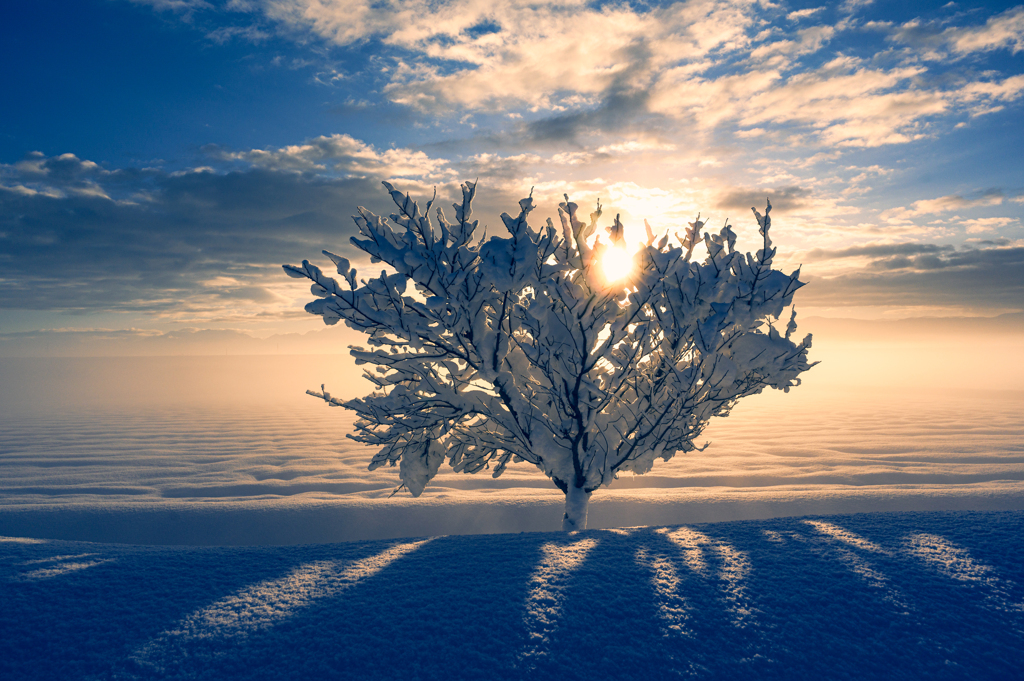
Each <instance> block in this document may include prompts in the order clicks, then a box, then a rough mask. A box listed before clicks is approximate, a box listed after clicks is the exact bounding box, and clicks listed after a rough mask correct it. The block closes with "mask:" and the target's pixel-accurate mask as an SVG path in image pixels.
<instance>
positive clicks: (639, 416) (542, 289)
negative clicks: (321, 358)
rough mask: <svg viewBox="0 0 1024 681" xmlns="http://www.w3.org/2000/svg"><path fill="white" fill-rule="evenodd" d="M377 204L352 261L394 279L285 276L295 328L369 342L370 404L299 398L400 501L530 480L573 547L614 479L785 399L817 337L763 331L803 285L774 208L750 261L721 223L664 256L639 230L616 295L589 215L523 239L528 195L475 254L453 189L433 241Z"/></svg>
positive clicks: (617, 246)
mask: <svg viewBox="0 0 1024 681" xmlns="http://www.w3.org/2000/svg"><path fill="white" fill-rule="evenodd" d="M384 185H385V186H386V188H387V190H388V191H389V192H390V194H391V198H392V199H393V200H394V202H395V205H396V206H397V208H398V210H397V212H396V213H395V214H393V215H391V216H390V220H388V219H386V218H383V217H381V216H378V215H375V214H373V213H371V212H370V211H368V210H366V209H365V208H362V207H360V208H358V213H359V214H358V215H357V216H354V220H355V222H356V224H357V226H358V228H359V233H360V236H361V237H362V238H359V237H352V240H351V241H352V244H353V245H354V246H355V247H356V248H358V249H359V250H361V251H363V252H365V253H366V254H368V255H369V256H370V257H371V260H372V262H383V263H386V264H387V265H388V266H389V269H385V270H383V271H382V272H381V273H380V276H377V277H373V278H370V279H365V280H357V273H356V270H355V269H354V268H352V266H351V264H350V262H349V261H348V260H347V259H346V258H343V257H341V256H339V255H335V254H334V253H331V252H329V251H323V253H324V255H326V256H327V257H328V258H330V259H331V260H332V261H333V262H334V264H335V266H336V268H337V272H338V274H339V275H341V279H340V281H339V280H337V279H334V278H332V277H330V276H327V275H325V274H324V273H323V272H322V271H321V270H320V268H319V267H317V266H316V265H313V264H311V263H310V262H308V261H306V260H304V261H303V262H302V265H301V266H292V265H284V269H285V271H286V272H287V273H288V274H289V275H291V276H293V277H298V278H308V279H310V280H312V282H313V284H312V287H311V290H312V293H313V294H314V295H315V296H317V299H316V300H314V301H313V302H311V303H309V304H308V305H306V310H307V311H308V312H310V313H312V314H316V315H320V316H321V317H323V320H324V322H325V323H327V324H336V323H337V322H339V321H344V323H345V324H347V325H348V326H349V327H351V328H353V329H357V330H360V331H363V332H365V333H366V334H367V345H368V347H353V348H351V353H352V356H353V357H354V358H355V360H356V362H357V363H358V364H365V365H369V366H370V367H371V369H370V370H367V371H366V372H365V375H366V377H367V378H368V379H369V380H370V381H371V382H372V383H373V386H374V388H375V389H374V391H373V393H372V394H370V395H368V396H366V397H362V398H358V399H353V400H347V401H342V400H339V399H337V398H334V397H332V396H331V395H330V393H328V392H327V391H326V390H325V389H323V386H321V392H316V391H308V392H309V393H310V394H311V395H314V396H316V397H319V398H321V399H324V400H325V401H327V402H328V403H329V404H331V405H333V406H343V407H346V408H348V409H352V410H354V411H355V412H356V413H357V414H358V415H359V419H358V421H357V423H356V432H355V433H352V434H349V437H351V438H353V439H355V440H357V441H360V442H364V443H367V444H370V445H375V446H378V447H380V449H379V451H378V452H377V454H376V456H374V457H373V459H372V461H371V462H370V469H371V470H372V469H375V468H377V467H379V466H382V465H384V464H388V465H391V466H395V465H398V466H399V476H400V478H401V481H402V484H403V485H404V486H405V487H406V488H407V489H408V490H409V491H410V492H411V493H412V494H413V495H414V496H418V495H419V494H420V493H422V491H423V489H424V487H425V486H426V485H427V484H428V483H429V482H430V480H431V479H432V478H433V477H434V476H435V475H436V474H437V472H438V469H439V468H440V466H441V464H442V463H443V462H444V461H445V460H447V461H448V462H449V464H450V465H451V466H452V468H453V469H454V470H456V471H460V472H465V473H477V472H480V471H482V470H485V469H490V470H491V472H492V475H493V476H495V477H497V476H499V475H501V474H502V472H504V471H505V470H506V467H507V466H508V465H509V464H510V463H512V462H520V461H525V462H529V463H531V464H533V465H535V466H537V467H538V468H539V469H540V470H541V471H543V472H544V474H545V475H547V476H548V477H549V478H550V479H551V481H552V483H553V484H554V485H555V486H557V487H558V488H559V489H560V490H562V491H563V492H565V494H566V513H565V518H564V520H563V527H565V528H566V529H577V528H583V527H585V526H586V516H587V503H588V501H589V498H590V494H591V493H592V492H593V491H594V490H596V489H597V488H599V487H601V486H602V485H606V484H608V483H609V482H610V481H611V480H613V479H614V478H615V477H616V475H617V474H618V473H622V472H631V473H635V474H643V473H646V472H648V471H650V470H651V468H652V466H653V465H654V462H655V460H657V459H663V460H666V461H667V460H668V459H670V458H671V457H672V456H673V455H675V454H676V453H677V452H691V451H693V450H695V449H697V445H696V444H695V441H696V440H697V439H698V438H699V436H700V435H701V432H702V431H703V429H704V428H705V426H706V425H707V423H708V421H709V419H710V418H711V417H712V416H721V415H725V414H727V413H728V412H729V410H730V409H731V408H732V407H733V405H735V404H736V401H737V400H738V399H740V398H741V397H744V396H747V395H753V394H756V393H760V392H761V391H762V390H764V389H765V388H769V387H770V388H777V389H782V390H786V391H788V390H789V388H790V387H792V386H795V385H798V384H799V382H800V379H799V374H800V373H802V372H803V371H806V370H807V369H808V368H810V367H811V366H812V364H809V363H808V360H807V351H808V348H810V345H811V336H810V335H808V336H807V337H805V338H804V339H803V340H802V341H800V342H796V341H794V340H792V339H791V337H792V335H793V333H794V332H795V330H796V312H795V310H794V311H793V313H792V315H791V316H790V318H789V321H788V323H787V324H786V325H785V328H784V329H783V330H782V331H779V330H778V329H776V328H775V325H774V322H775V321H776V320H778V319H779V318H780V316H781V315H782V313H783V311H784V309H785V308H786V307H788V306H790V305H791V304H792V297H793V294H794V293H795V292H796V290H797V289H799V288H800V287H801V286H803V284H802V283H801V282H800V281H799V270H797V271H795V272H793V273H792V274H789V275H786V274H783V273H782V272H780V271H778V270H775V269H773V268H772V260H773V258H774V256H775V248H773V247H772V243H771V239H770V237H769V230H770V228H771V218H770V212H771V203H770V202H769V203H768V206H767V208H766V209H765V212H764V214H763V215H762V214H761V213H760V212H758V211H757V210H756V209H752V210H753V212H754V216H755V218H756V220H757V223H758V225H759V227H760V234H761V236H762V239H763V241H762V244H761V248H760V249H758V250H757V252H756V253H755V254H751V253H741V252H739V251H737V250H735V243H736V234H735V233H734V232H733V230H732V229H731V228H730V227H729V225H728V222H726V224H725V226H723V227H722V229H721V230H720V231H719V232H718V233H717V234H713V233H711V232H705V231H704V223H703V222H702V221H701V220H700V219H699V216H698V219H697V220H695V221H694V222H692V223H689V225H688V227H687V228H685V229H684V230H683V233H681V234H676V235H675V239H671V238H670V237H669V236H668V235H667V234H666V235H664V236H661V237H660V238H659V237H658V236H657V235H656V234H655V233H654V232H653V230H652V229H651V227H650V225H648V224H647V223H646V221H645V227H646V232H647V239H646V243H644V244H643V245H641V246H640V248H639V249H638V250H636V252H635V253H633V254H631V256H630V255H629V254H625V258H626V259H627V262H628V265H629V266H628V267H627V268H623V271H622V272H621V275H620V276H618V278H616V275H615V274H611V273H610V272H612V269H613V268H611V267H606V266H605V265H607V264H609V263H610V262H611V260H610V259H611V257H612V256H614V255H618V257H619V258H622V257H623V254H624V253H625V250H624V246H625V244H624V241H623V226H622V223H621V222H620V221H619V216H616V218H615V220H614V221H613V222H612V224H611V226H610V227H608V228H607V232H608V235H607V236H608V242H602V241H601V238H600V235H596V234H595V233H596V232H597V223H598V220H599V218H600V217H601V208H600V204H598V207H597V210H596V211H595V212H593V213H591V214H590V216H589V220H587V221H583V220H581V219H580V216H579V207H578V206H577V205H576V204H575V203H572V202H571V201H569V198H568V196H566V197H565V201H564V202H563V203H560V204H559V209H558V216H559V219H560V222H561V224H560V226H558V227H556V226H555V225H554V224H553V222H552V221H551V220H550V219H548V220H547V221H546V224H545V225H544V226H542V227H540V228H534V227H532V226H530V224H529V223H528V216H529V214H530V213H531V211H532V210H533V209H534V202H533V198H532V192H531V196H530V197H528V198H525V199H523V200H522V201H520V202H519V208H520V210H519V214H518V215H517V216H515V217H513V216H510V215H509V214H507V213H503V214H502V215H501V219H502V222H503V223H504V226H505V228H506V230H507V233H508V235H507V236H492V237H490V238H489V239H487V240H486V241H482V240H481V239H479V238H476V232H477V228H478V221H477V220H474V219H473V215H472V202H473V199H474V197H475V194H476V184H475V183H472V182H466V183H464V184H463V185H462V202H461V204H454V209H455V215H454V217H455V219H454V221H453V222H450V221H449V220H448V219H447V218H446V216H445V214H444V212H443V211H442V210H441V209H440V208H437V209H436V213H435V217H436V223H435V222H434V221H432V220H431V218H430V210H431V207H432V204H433V200H431V201H430V202H428V204H427V206H426V209H425V210H424V212H423V213H421V212H420V210H419V206H418V205H417V203H416V202H415V201H413V200H412V198H411V197H410V196H409V195H407V194H404V193H402V192H400V191H398V190H396V189H395V188H394V187H393V186H392V185H391V184H390V183H387V182H385V183H384ZM699 245H703V249H701V250H703V251H704V252H705V256H704V258H703V260H701V261H698V260H697V259H696V258H695V257H694V254H695V250H696V249H697V248H698V246H699ZM410 283H411V284H412V287H411V289H410V287H409V284H410Z"/></svg>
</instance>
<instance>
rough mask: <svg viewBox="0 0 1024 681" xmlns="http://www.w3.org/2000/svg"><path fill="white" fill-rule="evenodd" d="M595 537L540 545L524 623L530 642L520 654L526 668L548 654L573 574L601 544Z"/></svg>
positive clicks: (531, 580) (527, 597) (527, 598)
mask: <svg viewBox="0 0 1024 681" xmlns="http://www.w3.org/2000/svg"><path fill="white" fill-rule="evenodd" d="M597 544H598V541H597V539H594V538H592V537H588V538H586V539H579V540H577V541H574V542H572V543H571V544H562V543H556V542H550V543H548V544H544V545H543V546H541V547H540V553H541V559H540V562H539V563H538V564H537V567H536V569H535V570H534V571H533V574H532V575H531V577H530V587H531V588H530V592H529V594H527V596H526V603H525V609H526V613H525V615H524V616H523V624H524V626H525V628H526V632H527V641H528V643H527V646H526V649H525V650H523V652H522V653H520V655H519V660H520V662H521V664H522V665H523V666H524V667H525V668H529V667H531V666H532V665H533V662H534V661H535V658H537V657H540V656H542V655H544V654H545V649H546V648H547V646H548V644H549V642H550V637H551V634H552V633H554V631H555V629H557V628H558V623H559V620H560V619H561V617H562V611H563V609H564V608H565V605H566V594H565V592H566V589H567V588H568V586H569V585H570V583H571V582H572V579H571V578H572V574H573V573H574V572H575V571H576V570H577V569H578V568H579V567H580V565H582V564H583V563H584V561H586V559H587V556H588V555H589V554H590V552H591V551H592V550H593V549H594V547H595V546H597Z"/></svg>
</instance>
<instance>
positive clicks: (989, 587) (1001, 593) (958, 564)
mask: <svg viewBox="0 0 1024 681" xmlns="http://www.w3.org/2000/svg"><path fill="white" fill-rule="evenodd" d="M904 547H905V548H906V550H907V551H908V552H909V553H910V554H911V555H913V556H914V557H915V558H918V559H920V560H922V561H924V562H925V563H926V564H927V565H928V566H929V567H931V568H933V569H935V570H938V571H939V572H940V573H941V574H943V575H945V576H947V577H949V578H950V579H953V580H956V581H958V582H961V583H963V585H964V586H969V587H976V588H980V589H982V590H983V592H986V593H985V600H986V601H989V602H990V603H991V604H993V605H994V607H996V608H997V609H999V610H1007V611H1016V612H1021V611H1024V603H1021V602H1014V601H1013V592H1014V591H1016V590H1017V585H1016V584H1014V583H1013V582H1011V581H1009V580H1005V579H1001V578H1000V577H999V576H998V575H997V574H996V570H995V568H993V567H992V566H991V565H988V564H986V563H982V562H979V561H977V560H975V559H974V558H972V557H971V554H970V552H969V551H968V550H967V549H965V548H963V547H960V546H957V545H956V544H953V543H952V542H950V541H949V540H947V539H945V538H944V537H940V536H938V535H935V534H926V533H918V534H911V535H908V536H907V537H905V538H904Z"/></svg>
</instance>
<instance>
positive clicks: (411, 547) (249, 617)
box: [134, 539, 431, 670]
mask: <svg viewBox="0 0 1024 681" xmlns="http://www.w3.org/2000/svg"><path fill="white" fill-rule="evenodd" d="M429 541H431V539H424V540H421V541H415V542H409V543H405V544H396V545H394V546H391V547H390V548H388V549H386V550H384V551H381V552H380V553H378V554H376V555H373V556H370V557H369V558H364V559H362V560H357V561H355V562H353V563H346V562H344V561H317V562H313V563H308V564H306V565H302V566H300V567H297V568H295V569H294V570H292V571H291V572H290V573H288V574H287V575H286V576H284V577H280V578H278V579H271V580H267V581H264V582H260V583H259V584H255V585H253V586H250V587H247V588H245V589H243V590H241V591H239V592H238V593H236V594H233V595H231V596H228V597H227V598H222V599H221V600H219V601H217V602H216V603H212V604H210V605H208V606H206V607H205V608H202V609H201V610H197V611H196V612H194V613H192V614H191V615H189V616H188V617H186V618H185V619H184V620H182V621H181V622H179V623H178V626H177V627H176V628H174V629H171V630H169V631H166V632H164V633H163V634H161V635H160V636H158V637H157V638H156V639H154V640H152V641H150V642H149V643H148V644H146V645H145V646H143V648H142V649H140V650H139V651H138V652H137V653H136V654H135V656H134V659H135V661H136V662H138V663H139V664H140V665H143V666H145V667H151V668H156V669H161V670H162V669H164V668H165V666H166V665H167V664H168V663H170V664H172V665H173V660H174V658H175V657H176V656H177V655H178V654H179V651H180V650H181V649H182V648H183V647H185V646H186V645H187V644H188V643H189V642H190V641H193V640H196V639H217V638H220V639H228V638H234V637H242V636H246V635H248V634H251V633H254V632H256V631H259V630H262V629H268V628H270V627H273V626H274V625H276V624H278V623H280V622H281V621H283V620H285V619H287V618H289V617H292V616H293V615H295V614H296V613H298V612H299V611H300V610H302V609H303V608H306V607H308V606H310V605H311V604H313V603H314V602H315V601H317V600H320V599H325V598H333V597H336V596H338V595H339V594H341V593H342V592H344V591H345V590H347V589H349V588H351V587H353V586H355V585H356V584H358V583H359V582H361V581H362V580H364V579H367V578H368V577H372V576H373V575H375V574H376V573H378V572H380V571H381V570H383V569H384V568H386V567H387V566H388V565H390V564H391V563H393V562H394V561H396V560H398V559H399V558H402V557H403V556H405V555H407V554H409V553H412V552H413V551H416V550H417V549H419V548H420V547H421V546H423V545H424V544H426V543H427V542H429Z"/></svg>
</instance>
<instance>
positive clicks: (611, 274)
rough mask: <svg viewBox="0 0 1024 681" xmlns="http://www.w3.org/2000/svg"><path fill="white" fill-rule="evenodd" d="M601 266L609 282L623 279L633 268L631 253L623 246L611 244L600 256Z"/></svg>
mask: <svg viewBox="0 0 1024 681" xmlns="http://www.w3.org/2000/svg"><path fill="white" fill-rule="evenodd" d="M601 268H602V269H603V270H604V276H605V278H606V279H607V280H608V281H609V282H613V281H618V280H619V279H623V278H625V277H626V276H627V275H629V273H630V271H632V269H633V255H632V254H631V253H629V252H628V251H627V250H626V249H624V248H618V247H616V246H611V247H609V248H608V249H607V250H605V252H604V256H603V257H602V258H601Z"/></svg>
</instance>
